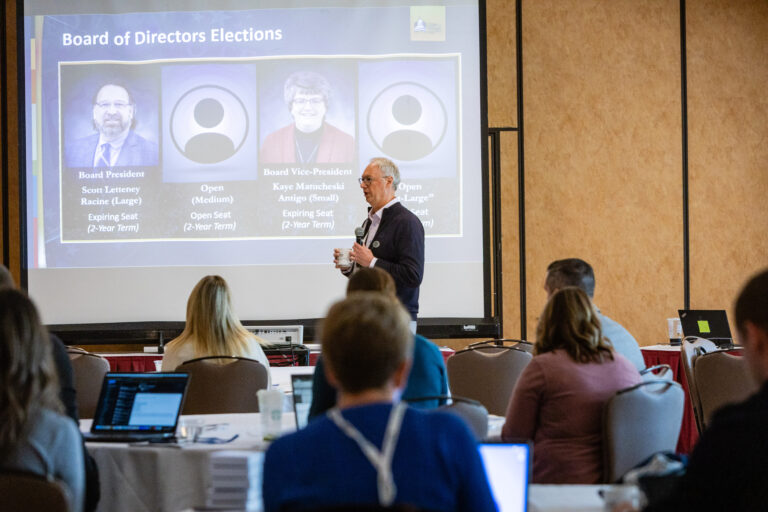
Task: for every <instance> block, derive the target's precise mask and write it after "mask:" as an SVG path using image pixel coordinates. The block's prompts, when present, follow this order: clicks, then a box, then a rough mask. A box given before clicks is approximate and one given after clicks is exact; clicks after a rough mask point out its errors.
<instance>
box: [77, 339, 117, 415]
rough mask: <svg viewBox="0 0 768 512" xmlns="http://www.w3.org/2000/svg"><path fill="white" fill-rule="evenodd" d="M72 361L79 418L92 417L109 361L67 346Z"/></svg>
mask: <svg viewBox="0 0 768 512" xmlns="http://www.w3.org/2000/svg"><path fill="white" fill-rule="evenodd" d="M67 354H68V355H69V361H70V362H71V363H72V373H73V375H74V386H75V393H76V394H77V408H78V412H79V413H80V417H81V418H93V415H94V414H95V413H96V404H97V403H98V402H99V394H100V393H101V385H102V384H103V382H104V375H106V374H107V372H108V371H109V361H107V360H106V359H105V358H103V357H101V356H100V355H98V354H93V353H91V352H88V351H86V350H83V349H81V348H78V347H67Z"/></svg>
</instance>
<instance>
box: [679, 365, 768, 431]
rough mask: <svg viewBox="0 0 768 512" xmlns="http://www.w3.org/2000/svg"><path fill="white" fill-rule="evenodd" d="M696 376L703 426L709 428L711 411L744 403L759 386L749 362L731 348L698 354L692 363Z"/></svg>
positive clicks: (694, 377)
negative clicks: (731, 350) (729, 350)
mask: <svg viewBox="0 0 768 512" xmlns="http://www.w3.org/2000/svg"><path fill="white" fill-rule="evenodd" d="M693 379H694V381H695V382H696V390H697V392H698V394H699V404H700V406H701V419H702V422H701V427H702V429H704V428H706V427H707V425H708V424H709V422H710V420H711V419H712V414H713V413H714V412H715V411H717V410H718V409H719V408H721V407H722V406H724V405H727V404H733V403H737V402H741V401H743V400H745V399H747V397H749V396H750V395H752V394H753V393H754V392H755V391H757V389H758V387H759V386H758V384H757V382H755V380H754V378H753V377H752V374H751V373H750V371H749V368H747V364H746V361H745V360H744V358H743V357H741V356H735V355H731V354H729V353H728V350H718V351H716V352H708V353H706V354H702V355H700V356H698V357H697V358H696V360H695V362H694V366H693Z"/></svg>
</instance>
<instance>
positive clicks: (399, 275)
mask: <svg viewBox="0 0 768 512" xmlns="http://www.w3.org/2000/svg"><path fill="white" fill-rule="evenodd" d="M369 222H370V221H369V220H368V219H366V220H365V222H364V223H363V226H364V227H365V228H366V231H367V227H368V226H367V225H368V223H369ZM368 247H369V248H370V249H371V252H372V253H373V255H374V256H375V257H376V258H377V260H376V265H375V266H376V267H378V268H380V269H382V270H386V271H387V272H389V274H390V275H391V276H392V278H393V279H394V280H395V285H396V286H397V297H398V298H399V299H400V302H402V303H403V305H404V306H405V309H407V310H408V312H409V313H410V314H411V318H412V319H413V320H416V315H417V314H418V312H419V286H420V285H421V280H422V279H423V278H424V225H423V224H422V223H421V221H420V220H419V218H418V217H417V216H416V215H415V214H413V213H412V212H411V211H410V210H409V209H408V208H406V207H405V206H403V205H402V204H400V203H395V204H393V205H392V206H390V207H388V208H385V209H384V210H383V211H382V212H381V223H380V224H379V229H378V230H377V231H376V236H375V237H374V239H373V240H372V241H371V243H369V244H368Z"/></svg>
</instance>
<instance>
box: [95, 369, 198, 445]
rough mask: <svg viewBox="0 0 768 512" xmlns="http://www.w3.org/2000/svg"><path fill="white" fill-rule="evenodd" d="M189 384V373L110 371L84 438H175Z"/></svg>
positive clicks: (158, 440)
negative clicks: (89, 428) (88, 430)
mask: <svg viewBox="0 0 768 512" xmlns="http://www.w3.org/2000/svg"><path fill="white" fill-rule="evenodd" d="M188 383H189V374H187V373H176V372H168V373H154V372H153V373H107V374H106V375H105V376H104V382H103V384H102V386H101V394H100V395H99V402H98V404H97V406H96V413H95V414H94V417H93V422H92V423H91V431H90V433H88V434H85V435H84V437H85V440H86V441H89V442H93V441H107V442H119V443H131V442H137V441H154V442H164V441H173V440H174V439H175V435H176V425H177V423H178V421H179V414H181V408H182V407H183V405H184V397H185V396H186V393H187V384H188Z"/></svg>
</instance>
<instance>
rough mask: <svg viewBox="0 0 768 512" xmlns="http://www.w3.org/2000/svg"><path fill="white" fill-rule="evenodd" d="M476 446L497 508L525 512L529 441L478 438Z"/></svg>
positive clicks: (530, 459) (501, 510) (531, 452)
mask: <svg viewBox="0 0 768 512" xmlns="http://www.w3.org/2000/svg"><path fill="white" fill-rule="evenodd" d="M477 449H478V451H479V452H480V458H481V459H482V460H483V466H484V467H485V474H486V475H488V483H489V484H490V485H491V492H492V493H493V499H494V500H496V505H497V506H498V508H499V511H500V512H526V511H527V510H528V484H529V482H530V479H531V461H532V455H533V448H532V445H531V443H530V442H528V441H515V442H503V441H501V442H482V443H480V444H478V445H477Z"/></svg>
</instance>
